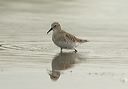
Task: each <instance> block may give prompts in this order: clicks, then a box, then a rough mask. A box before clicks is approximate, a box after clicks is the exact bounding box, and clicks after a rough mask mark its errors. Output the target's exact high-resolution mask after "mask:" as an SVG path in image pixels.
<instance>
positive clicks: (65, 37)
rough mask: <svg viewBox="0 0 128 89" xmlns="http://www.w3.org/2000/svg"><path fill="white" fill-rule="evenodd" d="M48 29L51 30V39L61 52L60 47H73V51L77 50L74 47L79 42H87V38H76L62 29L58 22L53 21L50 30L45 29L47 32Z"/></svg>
mask: <svg viewBox="0 0 128 89" xmlns="http://www.w3.org/2000/svg"><path fill="white" fill-rule="evenodd" d="M50 31H53V34H52V41H53V42H54V44H55V45H56V46H58V47H60V51H61V52H62V49H73V50H74V51H75V52H78V51H77V49H76V47H77V46H78V44H79V43H85V42H89V41H88V40H84V39H80V38H77V37H76V36H74V35H72V34H70V33H68V32H66V31H64V30H62V29H61V25H60V24H59V22H53V23H52V24H51V28H50V30H48V31H47V34H48V33H49V32H50Z"/></svg>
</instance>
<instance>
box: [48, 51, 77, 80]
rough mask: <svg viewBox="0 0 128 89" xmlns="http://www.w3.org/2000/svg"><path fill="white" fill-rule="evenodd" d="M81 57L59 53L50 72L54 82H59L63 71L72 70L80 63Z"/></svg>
mask: <svg viewBox="0 0 128 89" xmlns="http://www.w3.org/2000/svg"><path fill="white" fill-rule="evenodd" d="M78 59H79V55H78V54H77V53H75V52H68V53H62V52H61V53H59V54H57V55H56V56H55V57H54V58H53V60H52V70H51V71H50V72H49V75H50V78H51V79H52V80H58V79H59V77H60V75H61V72H60V71H62V70H66V69H69V68H72V67H73V66H74V64H76V63H78V61H77V60H78Z"/></svg>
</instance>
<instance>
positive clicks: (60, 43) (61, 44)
mask: <svg viewBox="0 0 128 89" xmlns="http://www.w3.org/2000/svg"><path fill="white" fill-rule="evenodd" d="M53 42H54V44H55V45H57V46H58V47H60V48H63V49H74V48H75V47H76V44H75V43H70V42H65V41H56V40H54V39H53Z"/></svg>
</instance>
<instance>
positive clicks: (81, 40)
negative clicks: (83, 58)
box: [79, 39, 89, 43]
mask: <svg viewBox="0 0 128 89" xmlns="http://www.w3.org/2000/svg"><path fill="white" fill-rule="evenodd" d="M79 42H80V43H84V42H89V41H88V40H83V39H79Z"/></svg>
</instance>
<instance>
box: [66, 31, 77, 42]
mask: <svg viewBox="0 0 128 89" xmlns="http://www.w3.org/2000/svg"><path fill="white" fill-rule="evenodd" d="M64 38H65V40H66V41H68V42H76V41H77V38H76V37H75V36H73V35H72V34H69V33H65V35H64Z"/></svg>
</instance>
